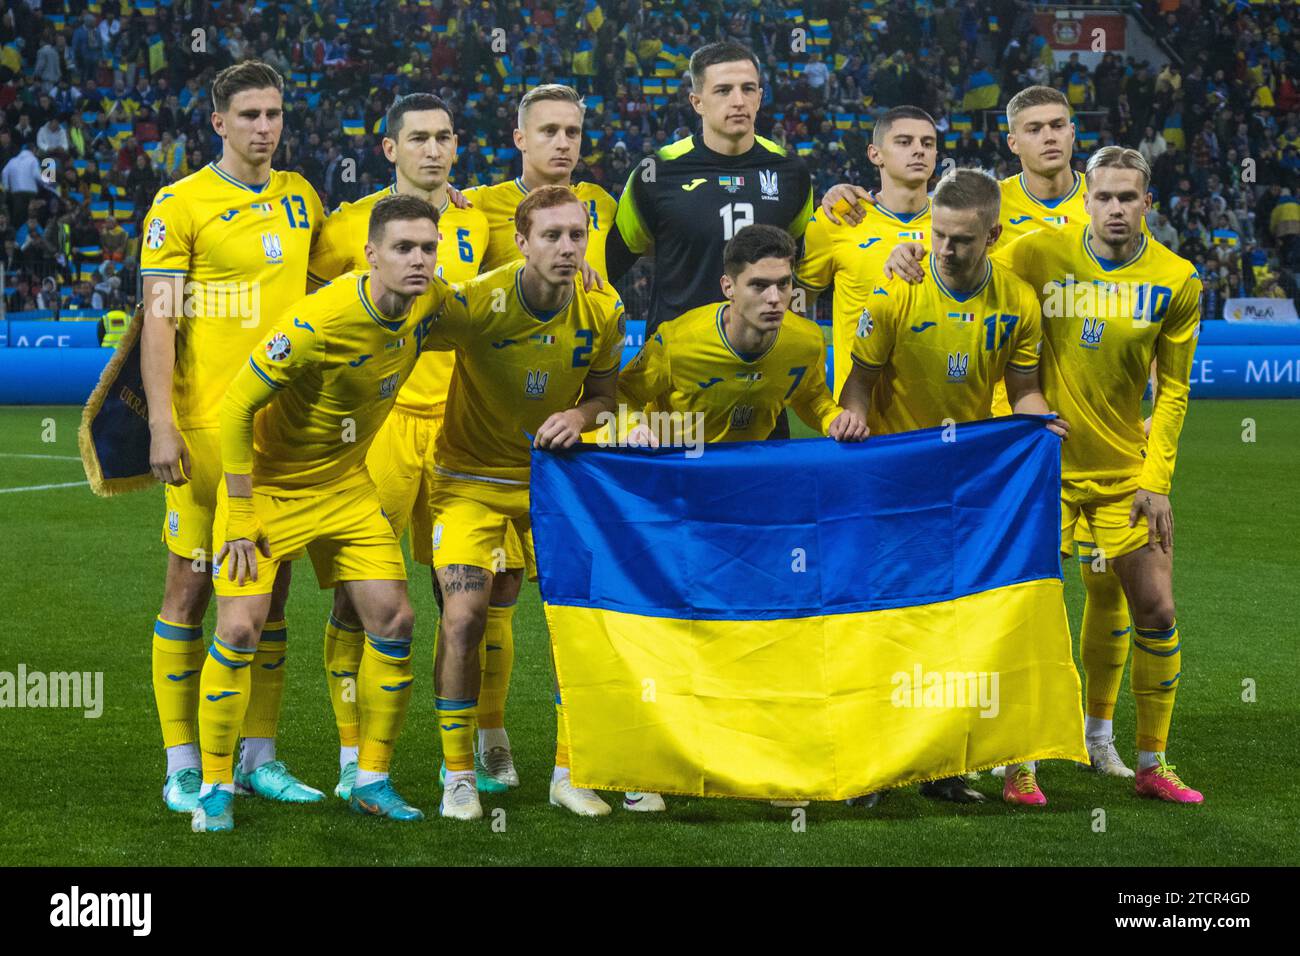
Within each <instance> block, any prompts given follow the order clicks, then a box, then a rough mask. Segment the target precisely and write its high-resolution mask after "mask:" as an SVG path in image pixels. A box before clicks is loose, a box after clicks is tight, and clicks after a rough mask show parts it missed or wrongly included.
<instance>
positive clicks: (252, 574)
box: [217, 495, 271, 585]
mask: <svg viewBox="0 0 1300 956" xmlns="http://www.w3.org/2000/svg"><path fill="white" fill-rule="evenodd" d="M227 501H228V503H229V510H228V511H227V514H226V541H225V544H223V545H222V546H221V550H220V551H219V552H218V553H217V566H218V567H220V566H221V563H222V562H223V561H225V560H226V555H230V556H231V561H230V564H229V565H227V567H226V579H227V580H230V581H236V582H237V583H239V584H241V585H242V584H243V583H244V582H245V581H256V580H257V552H259V551H261V552H262V555H263V557H267V558H269V557H270V556H271V542H270V540H269V539H268V538H267V537H266V529H265V528H263V527H262V522H261V521H260V520H259V519H258V517H257V511H256V509H254V507H253V499H252V497H246V498H239V497H235V496H233V495H232V496H231V497H229V498H228V499H227Z"/></svg>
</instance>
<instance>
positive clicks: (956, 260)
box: [840, 169, 1069, 805]
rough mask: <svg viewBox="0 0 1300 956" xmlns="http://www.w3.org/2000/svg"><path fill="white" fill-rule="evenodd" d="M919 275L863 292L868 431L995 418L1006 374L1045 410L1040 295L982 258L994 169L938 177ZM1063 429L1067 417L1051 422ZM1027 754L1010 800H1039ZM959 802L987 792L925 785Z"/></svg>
mask: <svg viewBox="0 0 1300 956" xmlns="http://www.w3.org/2000/svg"><path fill="white" fill-rule="evenodd" d="M931 202H932V208H933V212H932V216H933V219H932V222H931V253H930V256H929V258H928V260H927V261H926V263H925V271H926V275H925V278H924V279H923V280H922V281H921V282H920V283H919V284H918V285H909V284H908V283H907V281H906V280H904V279H901V278H893V279H890V280H889V281H888V282H886V283H885V285H884V286H883V287H882V288H881V289H880V291H878V292H877V293H876V294H874V295H872V296H871V298H870V299H868V300H867V306H866V308H864V309H863V310H862V317H861V318H860V319H859V321H858V329H857V336H856V337H855V338H854V341H853V352H852V357H853V370H852V371H851V372H850V373H849V378H848V380H847V381H846V382H845V383H844V390H843V392H841V394H840V402H841V403H842V404H843V405H844V407H845V408H846V409H852V410H854V411H856V412H857V413H858V414H860V415H862V416H864V417H865V418H866V420H867V425H868V426H869V427H870V428H871V431H872V432H873V433H875V434H893V433H895V432H903V431H911V430H912V429H917V428H936V427H939V426H951V425H955V424H959V423H961V422H973V421H978V420H980V419H985V418H990V417H992V408H993V388H994V384H995V383H996V382H998V381H999V380H1002V381H1005V382H1006V387H1007V396H1008V397H1009V399H1010V401H1011V408H1012V410H1013V411H1014V412H1017V413H1023V414H1031V415H1045V414H1049V412H1048V406H1047V402H1046V401H1045V400H1044V398H1043V394H1042V392H1041V391H1040V389H1039V384H1038V358H1039V352H1040V350H1041V348H1042V314H1041V311H1040V309H1039V304H1038V297H1037V296H1036V295H1035V294H1034V290H1033V289H1031V288H1030V287H1029V286H1028V285H1027V284H1026V283H1025V282H1024V281H1022V280H1021V279H1019V278H1017V277H1016V275H1014V274H1013V273H1012V272H1011V270H1010V269H1007V268H1005V267H1003V266H1001V265H998V264H995V263H993V262H991V261H990V260H989V250H990V249H991V248H992V246H993V244H994V243H995V242H997V239H998V234H999V233H1000V231H1001V226H999V225H998V208H999V205H1000V202H1001V191H1000V189H999V187H998V183H997V180H995V179H993V178H992V177H991V176H989V175H988V174H987V173H983V172H981V171H979V170H975V169H954V170H952V171H951V172H949V173H948V174H946V175H945V176H944V177H943V178H942V179H941V180H939V185H938V186H936V187H935V190H934V197H933V199H932V201H931ZM1047 427H1048V428H1049V429H1051V430H1052V431H1053V432H1055V433H1056V434H1057V435H1060V436H1061V437H1062V438H1064V437H1065V436H1066V433H1067V431H1068V429H1069V425H1068V424H1067V423H1066V422H1065V421H1063V420H1061V419H1059V418H1058V419H1054V420H1052V421H1051V422H1050V423H1049V424H1048V426H1047ZM1034 769H1035V768H1034V767H1033V765H1032V764H1026V765H1024V766H1022V767H1020V768H1019V769H1018V771H1017V772H1015V773H1011V774H1008V776H1007V779H1006V781H1005V784H1004V787H1003V798H1004V799H1005V800H1006V801H1007V802H1009V803H1016V804H1028V805H1038V804H1044V803H1046V802H1047V798H1046V797H1045V796H1043V792H1042V790H1040V789H1039V787H1038V782H1037V779H1036V778H1035V776H1034ZM921 792H922V794H924V795H926V796H931V797H936V798H939V799H946V800H951V801H953V802H957V803H966V802H975V801H979V800H982V799H983V796H982V795H981V794H980V793H978V792H977V791H975V790H972V789H970V788H969V787H967V786H966V785H965V783H964V782H963V781H962V779H961V778H960V777H948V778H945V779H943V780H937V781H932V782H930V783H928V784H924V785H922V788H921Z"/></svg>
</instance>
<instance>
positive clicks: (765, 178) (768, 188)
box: [758, 169, 781, 199]
mask: <svg viewBox="0 0 1300 956" xmlns="http://www.w3.org/2000/svg"><path fill="white" fill-rule="evenodd" d="M758 188H759V190H760V191H761V192H762V194H763V198H764V199H780V198H781V197H780V196H779V195H777V184H776V173H775V172H773V171H772V170H770V169H765V170H763V171H762V172H760V173H759V174H758Z"/></svg>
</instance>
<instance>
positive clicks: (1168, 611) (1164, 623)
mask: <svg viewBox="0 0 1300 956" xmlns="http://www.w3.org/2000/svg"><path fill="white" fill-rule="evenodd" d="M1176 619H1177V617H1176V615H1175V608H1174V600H1173V598H1172V597H1160V598H1155V599H1152V600H1149V601H1144V602H1143V603H1142V606H1141V607H1134V608H1133V623H1134V624H1136V625H1137V626H1138V627H1140V628H1142V629H1143V630H1152V631H1164V630H1168V629H1169V628H1171V627H1173V626H1174V621H1175V620H1176Z"/></svg>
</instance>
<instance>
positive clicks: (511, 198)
mask: <svg viewBox="0 0 1300 956" xmlns="http://www.w3.org/2000/svg"><path fill="white" fill-rule="evenodd" d="M572 188H573V192H574V194H575V195H576V196H577V197H578V198H579V199H581V200H582V202H583V205H585V206H586V207H587V215H588V216H589V217H590V219H591V221H590V223H589V230H588V233H587V263H588V264H589V265H590V266H591V267H592V268H593V269H595V270H596V271H597V272H599V273H600V274H601V275H602V276H603V275H605V274H606V271H605V240H606V239H607V238H608V237H609V230H610V229H611V228H613V225H614V213H615V212H617V210H618V202H617V201H616V200H615V199H614V197H613V196H611V195H610V194H609V193H607V192H606V191H605V190H604V189H603V188H601V187H600V186H597V185H596V184H595V183H578V184H576V185H575V186H573V187H572ZM465 195H466V196H467V197H468V198H469V201H470V202H472V203H473V204H474V208H475V209H479V210H482V212H483V214H484V215H486V216H487V221H488V229H489V231H490V234H489V237H488V251H487V255H486V256H484V258H483V268H484V269H485V270H487V269H499V268H500V267H501V266H503V265H505V264H506V263H508V262H516V261H519V260H522V259H523V257H524V254H523V253H522V252H520V251H519V247H518V246H517V245H516V244H515V231H516V230H515V209H517V208H518V207H519V204H520V203H521V202H523V199H524V197H525V196H527V195H528V190H527V189H526V188H525V187H524V181H523V180H522V179H521V178H519V177H518V176H516V177H515V178H514V179H510V180H507V181H506V182H503V183H494V184H493V185H491V186H474V187H472V188H470V189H467V190H465Z"/></svg>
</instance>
